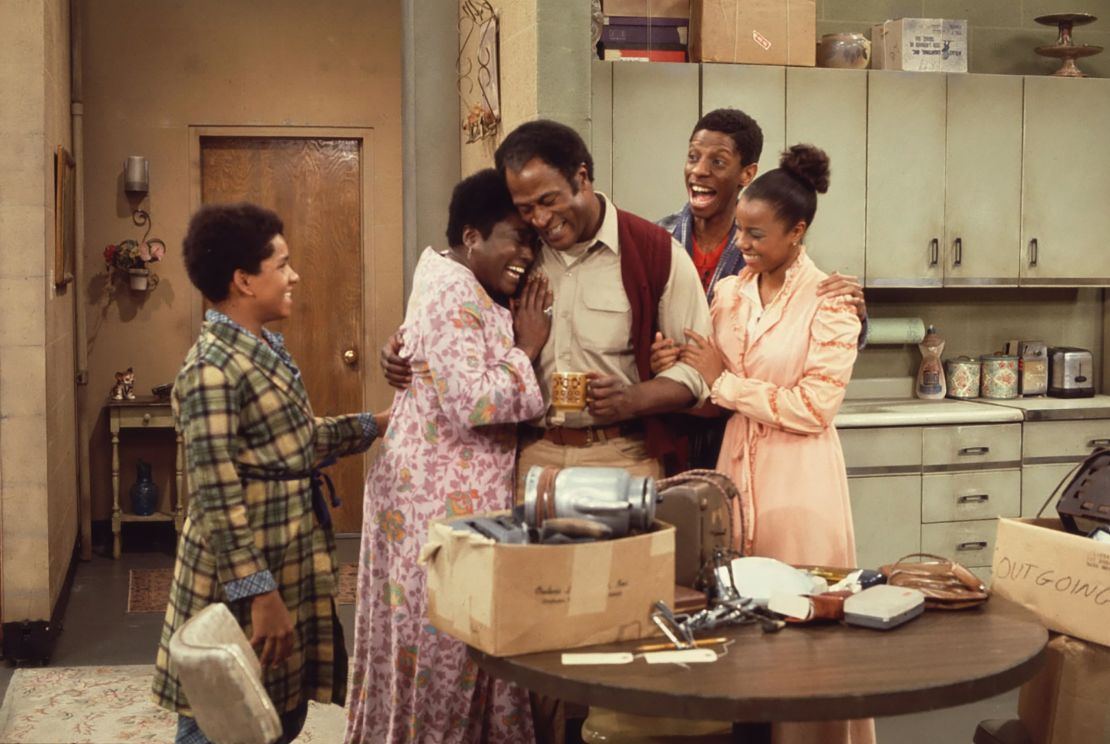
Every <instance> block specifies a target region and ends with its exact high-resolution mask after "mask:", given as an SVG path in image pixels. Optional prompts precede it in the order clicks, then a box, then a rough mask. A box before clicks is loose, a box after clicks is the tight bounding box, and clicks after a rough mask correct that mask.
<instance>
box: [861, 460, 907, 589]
mask: <svg viewBox="0 0 1110 744" xmlns="http://www.w3.org/2000/svg"><path fill="white" fill-rule="evenodd" d="M848 491H849V493H850V494H851V500H852V528H853V530H854V531H855V535H856V563H857V564H858V565H860V566H863V567H865V568H878V567H879V566H881V565H883V564H884V563H892V562H893V561H896V560H898V559H899V558H901V557H902V556H903V555H908V554H909V553H916V552H918V551H919V550H920V549H921V536H920V522H921V476H920V475H882V476H875V477H865V478H849V479H848Z"/></svg>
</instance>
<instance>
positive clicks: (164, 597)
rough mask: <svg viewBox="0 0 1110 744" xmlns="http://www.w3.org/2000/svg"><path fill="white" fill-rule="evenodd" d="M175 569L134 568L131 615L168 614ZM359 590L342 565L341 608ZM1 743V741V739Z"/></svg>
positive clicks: (354, 574)
mask: <svg viewBox="0 0 1110 744" xmlns="http://www.w3.org/2000/svg"><path fill="white" fill-rule="evenodd" d="M171 583H173V569H172V568H133V569H131V574H130V577H129V579H128V588H127V611H128V612H165V611H166V603H167V602H169V597H170V584H171ZM357 588H358V565H357V564H355V563H341V564H340V565H339V590H338V592H337V594H336V601H337V602H338V603H339V604H341V605H349V604H354V603H355V590H356V589H357ZM0 741H2V740H0Z"/></svg>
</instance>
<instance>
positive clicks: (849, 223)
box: [785, 67, 1016, 277]
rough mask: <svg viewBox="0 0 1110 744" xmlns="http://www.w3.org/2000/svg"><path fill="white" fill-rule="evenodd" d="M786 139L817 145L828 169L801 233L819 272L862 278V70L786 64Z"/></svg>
mask: <svg viewBox="0 0 1110 744" xmlns="http://www.w3.org/2000/svg"><path fill="white" fill-rule="evenodd" d="M785 141H786V143H787V145H793V144H797V143H800V142H806V143H813V144H815V145H817V146H818V147H820V148H821V149H823V150H824V151H825V152H826V153H827V154H828V156H829V163H830V167H831V169H832V177H831V178H830V180H829V191H828V193H826V194H822V195H820V196H818V197H817V216H816V217H815V218H814V220H813V227H812V228H810V230H809V231H808V232H807V234H806V250H807V252H808V255H809V257H810V258H811V259H813V262H814V263H815V264H817V266H818V267H819V268H820V269H821V270H822V271H826V272H828V273H832V272H834V271H839V272H840V273H841V274H849V275H851V276H857V277H863V276H864V273H865V265H864V245H865V241H866V220H867V210H866V200H865V199H864V198H863V195H864V194H865V193H866V192H867V72H866V71H865V70H825V69H815V68H809V67H789V68H787V69H786V138H785ZM1015 239H1016V236H1015Z"/></svg>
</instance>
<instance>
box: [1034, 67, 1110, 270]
mask: <svg viewBox="0 0 1110 744" xmlns="http://www.w3.org/2000/svg"><path fill="white" fill-rule="evenodd" d="M1108 131H1110V80H1098V79H1093V78H1083V79H1069V78H1055V77H1044V78H1041V77H1027V78H1025V117H1024V136H1025V148H1024V151H1023V159H1022V174H1023V179H1022V212H1021V240H1022V246H1023V248H1024V253H1025V255H1024V257H1023V260H1022V261H1021V283H1022V284H1023V285H1056V284H1062V285H1081V284H1101V285H1105V284H1110V251H1108V250H1106V236H1107V235H1108V234H1110V209H1107V202H1106V194H1107V193H1110V148H1108V147H1107V146H1106V133H1107V132H1108Z"/></svg>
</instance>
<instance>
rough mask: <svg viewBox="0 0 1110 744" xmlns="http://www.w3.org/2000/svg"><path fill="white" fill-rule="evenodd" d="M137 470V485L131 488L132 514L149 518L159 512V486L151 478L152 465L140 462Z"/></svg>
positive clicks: (136, 467)
mask: <svg viewBox="0 0 1110 744" xmlns="http://www.w3.org/2000/svg"><path fill="white" fill-rule="evenodd" d="M135 470H136V471H137V472H136V477H135V485H133V486H131V513H132V514H137V515H139V516H140V517H149V516H150V515H151V514H153V513H154V512H155V511H157V510H158V486H157V485H155V483H154V479H153V478H152V477H151V473H150V463H148V462H143V461H142V460H139V463H138V465H136V466H135Z"/></svg>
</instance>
